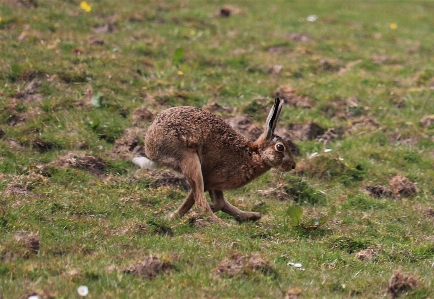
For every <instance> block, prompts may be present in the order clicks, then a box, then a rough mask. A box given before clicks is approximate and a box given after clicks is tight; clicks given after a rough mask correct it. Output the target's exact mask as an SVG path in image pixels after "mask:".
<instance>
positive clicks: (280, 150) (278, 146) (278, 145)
mask: <svg viewBox="0 0 434 299" xmlns="http://www.w3.org/2000/svg"><path fill="white" fill-rule="evenodd" d="M284 150H285V147H284V146H283V144H281V143H278V144H276V151H278V152H283V151H284Z"/></svg>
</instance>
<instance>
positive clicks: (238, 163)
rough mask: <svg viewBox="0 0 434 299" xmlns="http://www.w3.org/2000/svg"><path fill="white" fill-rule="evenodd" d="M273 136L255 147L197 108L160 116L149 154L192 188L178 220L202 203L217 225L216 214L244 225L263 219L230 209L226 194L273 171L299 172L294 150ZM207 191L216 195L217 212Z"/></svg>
mask: <svg viewBox="0 0 434 299" xmlns="http://www.w3.org/2000/svg"><path fill="white" fill-rule="evenodd" d="M276 101H277V100H276ZM279 112H280V110H279ZM277 118H278V113H277ZM274 121H277V119H276V120H274ZM274 127H275V125H274ZM272 130H274V128H273V129H272ZM267 132H269V131H267ZM267 132H266V133H264V134H263V135H262V136H261V137H259V138H258V140H257V141H255V142H251V141H249V140H247V139H246V138H245V137H244V136H242V135H241V134H240V133H238V132H236V131H235V130H234V129H232V128H231V127H230V126H229V125H228V124H227V123H226V122H225V121H223V120H222V119H221V118H219V117H217V116H215V115H213V114H211V113H209V112H207V111H204V110H202V109H198V108H194V107H187V106H183V107H173V108H169V109H167V110H164V111H162V112H161V113H160V114H158V115H157V117H156V118H155V120H154V121H153V123H152V124H151V125H150V127H149V129H148V131H147V133H146V141H145V153H146V155H147V157H148V158H149V159H151V160H152V161H155V162H157V163H159V164H162V165H164V166H168V167H170V168H172V169H174V170H176V171H179V172H182V173H183V174H184V175H185V176H186V178H187V180H188V181H189V184H190V186H191V188H192V191H191V192H190V194H189V195H188V196H187V198H186V200H185V202H184V203H183V204H182V206H181V207H180V208H179V209H178V211H177V212H175V215H179V216H182V215H183V214H185V213H186V212H187V211H188V210H189V209H190V208H191V206H192V205H193V203H196V204H197V205H198V206H199V208H200V209H201V210H203V212H205V213H206V214H208V216H210V217H211V218H213V219H214V220H217V219H218V218H217V217H216V216H215V215H214V214H213V213H212V211H214V212H215V211H218V210H220V209H221V210H223V211H224V212H227V213H229V214H231V215H232V216H234V217H235V218H236V219H238V220H257V219H259V218H260V214H259V213H246V212H243V211H240V210H238V209H237V208H235V207H234V206H232V205H230V204H229V203H228V202H227V201H226V200H225V199H224V197H223V192H222V190H229V189H235V188H239V187H241V186H244V185H246V184H247V183H249V182H251V181H252V180H253V179H255V178H257V177H258V176H260V175H262V174H263V173H265V172H266V171H268V170H269V169H270V168H272V167H277V168H280V169H282V170H284V171H288V170H290V169H293V168H294V167H295V161H294V157H293V156H292V154H291V152H290V149H289V146H288V144H287V143H286V142H285V141H283V140H282V139H281V138H280V137H278V136H275V135H274V134H272V133H271V134H272V135H271V136H272V137H271V138H269V139H267V138H266V134H267ZM276 143H281V144H283V145H284V147H285V151H284V152H278V151H276V150H275V149H274V145H275V144H276ZM284 157H286V160H285V161H282V160H283V159H284ZM204 191H209V193H210V196H211V200H212V201H213V205H212V206H211V208H210V206H209V205H208V204H207V202H206V200H205V196H204V194H203V192H204Z"/></svg>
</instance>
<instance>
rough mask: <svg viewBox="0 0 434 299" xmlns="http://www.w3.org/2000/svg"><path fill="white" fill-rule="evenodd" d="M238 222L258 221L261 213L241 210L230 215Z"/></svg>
mask: <svg viewBox="0 0 434 299" xmlns="http://www.w3.org/2000/svg"><path fill="white" fill-rule="evenodd" d="M232 216H233V217H234V218H235V220H237V221H238V222H247V221H258V220H259V219H261V217H262V215H261V213H258V212H243V213H239V214H236V215H232Z"/></svg>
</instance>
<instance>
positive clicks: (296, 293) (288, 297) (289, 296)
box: [283, 288, 302, 299]
mask: <svg viewBox="0 0 434 299" xmlns="http://www.w3.org/2000/svg"><path fill="white" fill-rule="evenodd" d="M301 292H302V290H301V288H291V289H289V290H287V291H286V292H285V296H284V297H283V298H284V299H297V298H299V297H300V296H301Z"/></svg>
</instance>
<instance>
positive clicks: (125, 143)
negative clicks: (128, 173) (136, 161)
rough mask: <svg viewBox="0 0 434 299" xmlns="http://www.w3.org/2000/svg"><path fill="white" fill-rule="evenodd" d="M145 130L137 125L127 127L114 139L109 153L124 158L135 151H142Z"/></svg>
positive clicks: (130, 156) (129, 157)
mask: <svg viewBox="0 0 434 299" xmlns="http://www.w3.org/2000/svg"><path fill="white" fill-rule="evenodd" d="M145 136H146V130H145V129H141V128H138V127H133V128H128V129H126V130H125V131H124V133H123V134H122V136H121V137H120V138H118V139H116V140H115V145H114V146H113V148H112V149H111V150H110V154H112V155H113V156H116V157H122V158H124V159H131V158H132V157H133V156H135V155H136V154H137V153H141V152H143V151H144V138H145Z"/></svg>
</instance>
